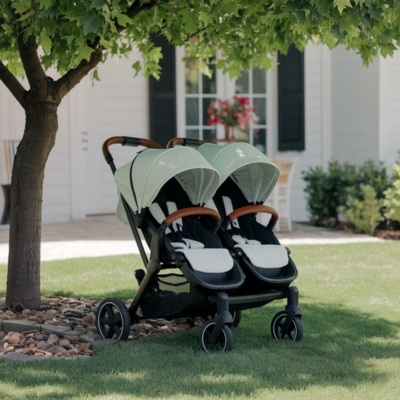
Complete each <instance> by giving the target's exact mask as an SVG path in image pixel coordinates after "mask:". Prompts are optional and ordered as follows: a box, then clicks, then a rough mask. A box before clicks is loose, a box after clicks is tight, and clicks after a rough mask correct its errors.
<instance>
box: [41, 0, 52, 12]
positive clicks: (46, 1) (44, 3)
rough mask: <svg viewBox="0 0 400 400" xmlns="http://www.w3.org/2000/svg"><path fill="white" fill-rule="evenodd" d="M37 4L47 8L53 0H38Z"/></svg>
mask: <svg viewBox="0 0 400 400" xmlns="http://www.w3.org/2000/svg"><path fill="white" fill-rule="evenodd" d="M39 4H40V8H44V9H45V10H47V9H48V8H50V7H51V6H52V5H53V1H52V0H40V1H39Z"/></svg>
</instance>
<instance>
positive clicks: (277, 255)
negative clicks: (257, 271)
mask: <svg viewBox="0 0 400 400" xmlns="http://www.w3.org/2000/svg"><path fill="white" fill-rule="evenodd" d="M235 247H238V248H239V249H241V250H243V252H244V254H246V256H247V257H248V259H249V260H250V262H251V263H252V264H253V265H254V266H255V267H258V268H281V267H285V266H286V265H288V263H289V256H288V253H287V250H286V249H285V248H284V247H283V246H279V245H275V244H263V245H254V244H237V245H235Z"/></svg>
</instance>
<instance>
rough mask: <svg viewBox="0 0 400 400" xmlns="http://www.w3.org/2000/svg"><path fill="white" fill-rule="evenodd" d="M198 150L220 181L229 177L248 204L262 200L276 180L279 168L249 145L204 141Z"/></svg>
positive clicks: (272, 187) (269, 192)
mask: <svg viewBox="0 0 400 400" xmlns="http://www.w3.org/2000/svg"><path fill="white" fill-rule="evenodd" d="M197 151H198V152H199V153H200V154H201V155H202V156H203V157H204V158H205V159H206V160H207V161H208V162H209V163H210V164H211V165H212V166H213V167H214V168H215V169H216V170H217V171H218V172H219V173H220V175H221V183H220V184H222V183H223V182H225V180H226V179H227V178H228V177H229V176H230V177H231V178H232V179H233V180H234V182H236V184H237V185H238V187H239V188H240V190H241V191H242V193H243V195H244V196H245V197H246V199H247V201H248V202H250V203H260V202H261V203H264V202H265V200H266V199H267V198H268V196H269V195H270V194H271V192H272V190H273V189H274V187H275V185H276V183H277V181H278V179H279V175H280V173H279V169H278V168H277V167H276V166H275V165H274V164H272V162H271V161H270V160H269V159H268V158H267V156H265V155H264V154H263V153H261V151H259V150H258V149H256V148H255V147H254V146H252V145H251V144H248V143H243V142H236V143H231V144H227V145H224V146H219V145H216V144H211V143H205V144H202V145H201V146H199V147H198V148H197Z"/></svg>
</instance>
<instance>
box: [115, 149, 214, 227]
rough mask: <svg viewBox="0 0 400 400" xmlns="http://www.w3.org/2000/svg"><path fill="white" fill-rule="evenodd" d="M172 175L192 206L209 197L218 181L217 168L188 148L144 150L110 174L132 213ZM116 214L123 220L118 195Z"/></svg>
mask: <svg viewBox="0 0 400 400" xmlns="http://www.w3.org/2000/svg"><path fill="white" fill-rule="evenodd" d="M174 177H175V178H176V179H177V181H178V182H179V183H180V185H181V186H182V188H183V190H184V191H185V192H186V193H187V195H188V197H189V199H190V201H191V202H192V204H193V205H203V204H204V203H205V202H207V201H208V200H210V199H211V198H212V197H213V196H214V194H215V191H216V190H217V188H218V186H219V182H220V175H219V173H218V171H217V170H216V169H215V168H213V167H212V166H211V165H210V164H209V163H208V162H207V161H206V160H205V159H204V158H203V157H202V156H201V155H200V154H199V153H198V152H197V151H196V150H195V149H192V148H189V147H176V148H172V149H165V150H160V149H147V150H144V151H142V152H141V153H138V155H137V156H136V157H135V159H134V160H133V161H132V162H130V163H128V164H126V165H124V166H122V167H120V168H118V169H117V170H116V172H115V174H114V179H115V183H116V184H117V187H118V190H119V192H120V194H121V195H122V196H123V197H124V199H125V200H126V201H127V203H128V204H129V206H130V208H131V209H132V210H133V212H134V213H135V214H136V213H141V212H142V210H143V209H144V208H146V207H149V206H150V205H151V204H152V203H153V201H154V199H155V198H156V197H157V195H158V193H159V192H160V190H161V188H162V187H163V186H164V184H165V183H167V182H168V181H169V180H170V179H171V178H174ZM116 214H117V217H118V218H119V219H120V220H122V221H123V222H125V223H126V222H127V218H126V215H125V210H124V208H123V205H122V201H121V198H120V200H119V204H118V207H117V212H116Z"/></svg>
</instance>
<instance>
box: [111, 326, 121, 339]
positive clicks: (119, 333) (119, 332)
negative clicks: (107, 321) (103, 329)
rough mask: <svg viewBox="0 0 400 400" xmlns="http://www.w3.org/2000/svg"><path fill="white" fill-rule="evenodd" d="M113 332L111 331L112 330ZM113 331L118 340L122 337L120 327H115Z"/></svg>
mask: <svg viewBox="0 0 400 400" xmlns="http://www.w3.org/2000/svg"><path fill="white" fill-rule="evenodd" d="M110 330H111V329H110ZM112 330H113V331H114V333H115V334H116V335H117V338H119V337H120V336H121V329H119V326H118V325H113V327H112Z"/></svg>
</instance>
